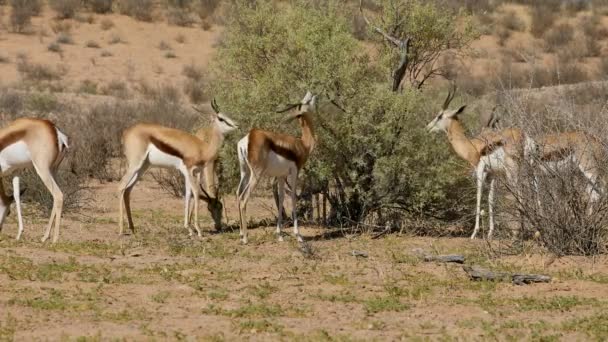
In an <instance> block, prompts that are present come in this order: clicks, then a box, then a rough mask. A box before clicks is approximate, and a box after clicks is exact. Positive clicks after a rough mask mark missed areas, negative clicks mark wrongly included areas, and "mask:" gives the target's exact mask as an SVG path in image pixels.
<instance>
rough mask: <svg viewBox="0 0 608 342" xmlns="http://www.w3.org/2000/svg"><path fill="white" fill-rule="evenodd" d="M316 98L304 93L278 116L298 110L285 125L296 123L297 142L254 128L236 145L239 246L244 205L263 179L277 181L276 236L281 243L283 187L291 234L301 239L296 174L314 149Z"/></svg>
mask: <svg viewBox="0 0 608 342" xmlns="http://www.w3.org/2000/svg"><path fill="white" fill-rule="evenodd" d="M316 98H317V97H316V96H313V95H312V94H311V93H310V92H307V93H306V96H304V99H302V101H301V102H300V103H298V104H293V105H290V106H288V107H287V108H286V109H284V110H281V111H279V113H283V112H286V111H288V110H290V109H292V108H297V110H296V112H295V113H293V114H290V115H288V116H287V118H286V119H285V121H291V120H293V119H298V121H299V123H300V127H301V129H302V136H301V137H300V138H296V137H294V136H291V135H287V134H281V133H275V132H269V131H263V130H261V129H257V128H253V129H252V130H251V131H249V134H247V135H246V136H245V137H243V138H242V139H241V140H240V141H239V143H238V156H239V164H240V168H241V181H240V183H239V187H238V190H237V193H236V196H237V202H238V206H239V217H240V221H241V222H240V223H241V230H240V236H241V242H242V243H243V244H246V243H247V216H246V209H247V202H248V201H249V197H250V196H251V193H252V192H253V190H254V189H255V187H256V185H257V184H258V182H259V181H260V179H262V178H263V177H264V176H269V177H276V179H277V186H278V203H277V206H278V213H279V214H278V220H277V230H276V232H277V235H278V239H279V241H283V237H282V236H281V228H282V225H283V199H284V197H285V183H286V182H287V186H288V187H289V188H290V189H291V201H292V203H293V206H294V209H293V210H292V216H293V231H294V234H295V235H296V238H297V239H298V241H299V242H302V241H303V240H302V236H301V235H300V230H299V229H298V218H297V213H296V210H295V205H296V196H297V195H296V189H297V181H298V174H299V172H300V170H301V169H302V167H303V166H304V164H305V163H306V160H307V159H308V156H309V155H310V153H311V152H312V150H313V148H314V147H315V135H314V128H313V124H312V113H313V112H314V110H315V105H316Z"/></svg>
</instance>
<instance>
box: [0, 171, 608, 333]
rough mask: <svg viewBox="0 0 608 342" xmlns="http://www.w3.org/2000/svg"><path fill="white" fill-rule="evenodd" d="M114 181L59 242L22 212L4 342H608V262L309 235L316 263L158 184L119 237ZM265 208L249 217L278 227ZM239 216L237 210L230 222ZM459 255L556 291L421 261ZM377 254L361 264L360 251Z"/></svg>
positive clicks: (10, 261) (259, 204)
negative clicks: (190, 227) (194, 222)
mask: <svg viewBox="0 0 608 342" xmlns="http://www.w3.org/2000/svg"><path fill="white" fill-rule="evenodd" d="M115 189H116V184H114V183H106V184H97V183H95V184H94V187H93V191H94V198H95V199H96V202H95V204H94V208H95V209H90V210H85V211H83V212H81V213H79V214H77V215H74V214H71V215H66V219H65V221H64V222H65V223H64V225H63V227H62V230H61V241H60V242H59V243H57V244H56V245H54V246H53V245H50V244H41V243H39V242H38V241H39V238H40V237H41V235H42V230H43V226H44V224H45V223H46V218H45V217H43V216H42V215H40V214H37V213H35V212H32V211H31V210H29V209H28V208H27V207H26V233H25V239H24V241H21V242H16V241H15V240H14V235H15V233H16V224H15V221H14V217H12V216H11V217H9V219H8V221H7V224H5V227H4V230H3V231H2V234H1V235H0V340H2V339H8V340H10V339H12V338H14V339H15V340H58V339H75V338H78V337H83V336H84V337H89V338H91V339H93V340H95V339H101V340H106V339H115V338H120V339H122V338H126V339H129V340H149V339H163V340H164V339H170V340H175V339H186V340H197V339H199V340H213V341H217V340H241V339H251V340H269V339H271V340H398V339H408V340H409V339H412V338H414V337H416V338H420V339H442V340H444V339H448V338H450V337H455V338H458V339H467V340H469V339H477V340H486V339H488V338H491V339H499V340H508V339H534V340H552V339H564V340H566V339H567V340H570V339H578V340H586V339H589V338H595V339H602V338H607V337H608V331H607V330H606V328H605V327H606V323H608V313H607V311H606V310H608V303H607V302H606V297H607V295H608V287H607V286H606V283H608V275H606V271H608V269H607V266H606V262H605V261H606V260H605V258H601V259H591V258H582V257H568V258H560V259H557V260H554V259H553V258H552V257H551V256H549V255H545V254H543V253H541V252H539V251H535V250H534V249H533V248H531V249H529V250H527V252H525V253H524V254H523V255H518V256H516V257H510V256H506V255H502V256H501V254H500V248H499V247H498V244H497V245H495V246H494V247H493V248H490V247H488V245H487V244H486V243H484V242H483V241H470V240H467V239H455V238H417V237H408V236H397V235H390V236H386V237H383V238H380V239H375V240H374V239H371V238H370V237H369V236H350V235H347V234H343V233H342V232H340V231H328V230H324V229H323V228H319V227H314V226H306V227H305V229H304V235H305V237H306V239H307V240H308V242H309V243H310V244H311V245H312V247H313V249H314V256H313V257H312V258H305V257H304V256H303V255H302V253H301V252H300V251H299V249H298V246H297V244H296V243H295V241H294V239H293V238H291V233H290V229H289V230H286V232H289V233H290V235H289V237H287V238H286V241H285V242H282V243H280V242H278V241H276V238H275V236H274V227H272V226H265V227H259V228H256V229H252V230H251V232H252V235H253V236H252V239H251V242H250V244H249V245H247V246H241V245H239V243H238V231H231V230H225V231H222V232H215V231H213V230H212V229H211V228H209V227H210V226H211V225H210V221H209V217H208V215H207V213H206V212H205V211H203V212H202V219H201V224H202V226H203V227H205V230H206V232H205V236H204V237H203V238H202V239H197V238H194V239H193V238H189V237H188V236H187V232H186V230H185V229H184V228H183V227H182V223H181V219H182V216H181V213H182V202H181V201H180V199H177V198H172V197H170V196H169V195H166V194H164V193H162V192H161V191H160V190H159V189H158V187H157V186H156V185H154V183H153V182H151V181H150V180H147V181H144V182H143V183H142V184H141V185H138V187H136V190H135V191H134V193H133V207H134V210H135V221H136V225H137V228H138V231H137V233H136V234H135V235H130V236H124V237H119V236H118V235H117V224H116V216H117V208H116V196H115V195H114V191H115ZM269 202H270V200H269V199H268V198H264V197H258V198H256V199H255V200H254V201H253V203H252V205H251V209H250V212H251V213H252V217H253V220H259V219H261V218H264V217H267V218H272V213H271V212H270V210H271V209H270V208H271V207H270V204H269ZM235 209H236V208H235V207H234V203H233V201H232V200H231V199H228V200H227V212H228V213H230V214H231V215H230V216H229V220H230V223H232V222H233V221H234V219H235V215H234V213H235ZM415 248H422V249H425V250H427V251H429V252H430V253H440V254H445V253H462V254H464V255H466V257H467V261H466V263H467V264H481V265H485V266H488V267H492V268H496V269H500V270H509V271H513V272H515V271H529V272H538V273H545V274H549V275H552V276H553V277H554V280H553V281H552V282H551V283H549V284H537V285H529V286H516V285H512V284H509V283H491V282H472V281H471V280H469V279H468V278H467V276H466V274H465V273H464V272H463V271H462V268H461V266H460V265H455V264H447V265H446V264H439V263H424V262H421V261H420V260H419V259H418V258H417V257H416V253H415V252H414V251H413V249H415ZM353 250H356V251H363V252H365V253H367V255H368V257H367V258H365V257H355V256H353V255H352V251H353Z"/></svg>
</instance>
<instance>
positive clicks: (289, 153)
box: [268, 140, 302, 168]
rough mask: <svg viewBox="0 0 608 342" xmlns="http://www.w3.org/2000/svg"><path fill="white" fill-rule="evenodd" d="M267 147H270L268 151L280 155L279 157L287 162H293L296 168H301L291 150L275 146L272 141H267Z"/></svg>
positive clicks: (296, 156)
mask: <svg viewBox="0 0 608 342" xmlns="http://www.w3.org/2000/svg"><path fill="white" fill-rule="evenodd" d="M268 146H269V147H270V150H271V151H272V152H274V153H276V154H278V155H280V156H281V157H283V158H285V159H287V160H290V161H292V162H294V163H295V164H296V165H297V166H298V168H300V167H301V166H302V165H300V161H299V159H298V155H297V154H296V153H295V152H294V151H293V150H290V149H288V148H285V147H283V146H280V145H277V144H275V143H274V142H273V141H272V140H268Z"/></svg>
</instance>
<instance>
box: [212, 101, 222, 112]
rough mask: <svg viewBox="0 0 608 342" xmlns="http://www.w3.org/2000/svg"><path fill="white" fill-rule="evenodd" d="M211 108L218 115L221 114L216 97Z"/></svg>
mask: <svg viewBox="0 0 608 342" xmlns="http://www.w3.org/2000/svg"><path fill="white" fill-rule="evenodd" d="M211 108H213V110H214V111H215V113H217V114H219V113H220V107H219V106H218V105H217V102H216V101H215V97H214V98H213V100H211Z"/></svg>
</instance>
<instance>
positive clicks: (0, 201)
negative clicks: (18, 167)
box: [0, 179, 11, 231]
mask: <svg viewBox="0 0 608 342" xmlns="http://www.w3.org/2000/svg"><path fill="white" fill-rule="evenodd" d="M10 206H11V201H10V198H8V197H7V196H6V195H5V194H4V185H3V183H2V179H0V231H2V224H3V223H4V219H6V216H8V214H9V212H10Z"/></svg>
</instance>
